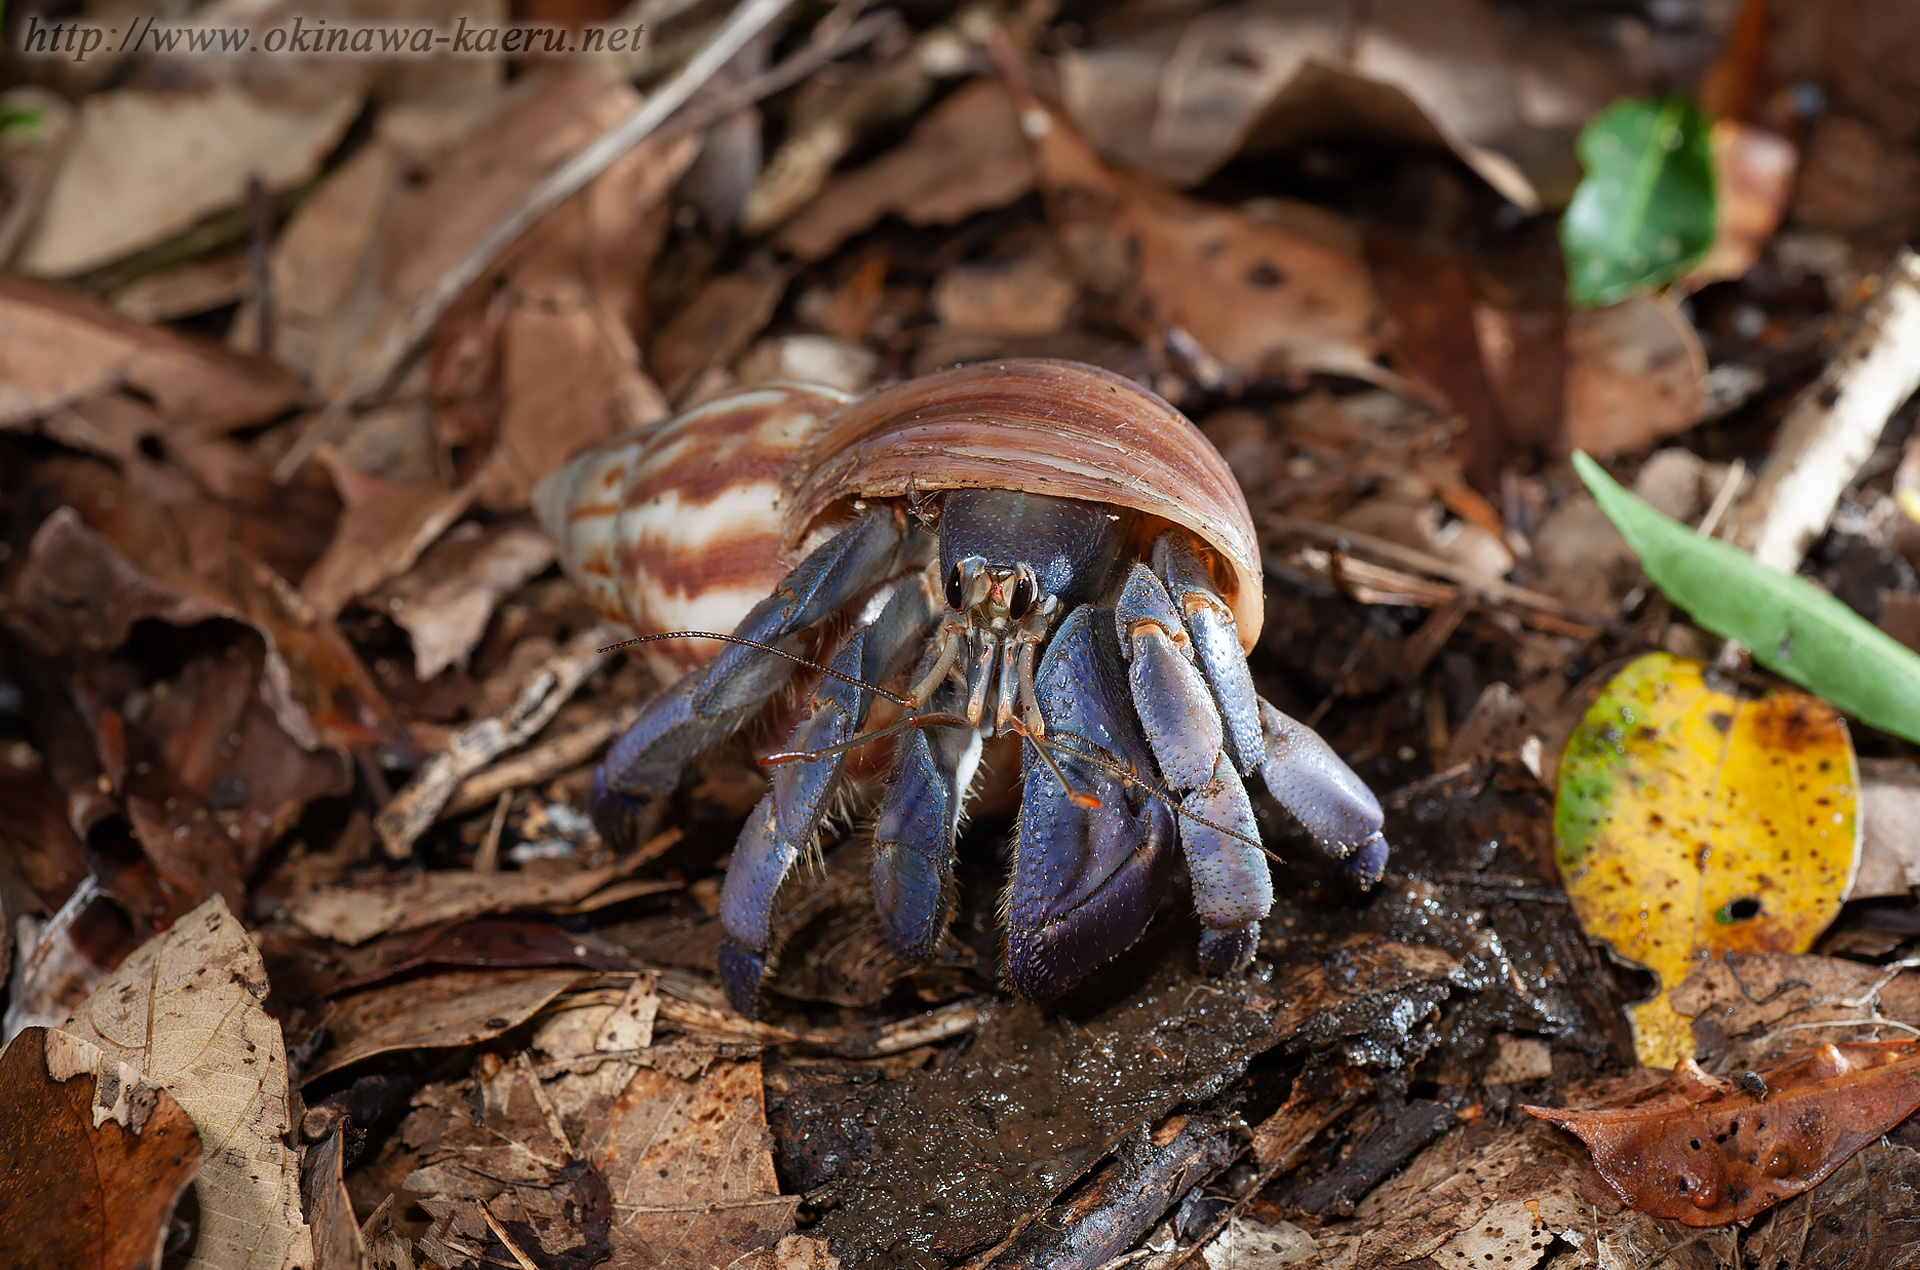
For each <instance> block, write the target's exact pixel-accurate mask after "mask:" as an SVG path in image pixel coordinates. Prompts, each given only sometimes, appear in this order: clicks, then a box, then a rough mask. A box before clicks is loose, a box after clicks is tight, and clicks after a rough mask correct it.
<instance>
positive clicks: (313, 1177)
mask: <svg viewBox="0 0 1920 1270" xmlns="http://www.w3.org/2000/svg"><path fill="white" fill-rule="evenodd" d="M343 1136H344V1135H343V1134H342V1133H341V1132H340V1131H338V1130H336V1131H334V1132H333V1133H330V1134H328V1135H327V1136H326V1137H325V1138H324V1139H322V1140H321V1141H319V1142H316V1143H314V1144H313V1145H312V1146H310V1147H308V1148H307V1158H306V1159H305V1160H304V1161H303V1162H302V1164H301V1171H300V1198H301V1199H302V1200H303V1201H304V1202H305V1204H306V1210H307V1223H308V1225H309V1226H310V1227H311V1228H312V1230H313V1266H314V1270H372V1264H371V1262H370V1261H369V1260H368V1257H367V1245H366V1241H365V1240H363V1239H362V1238H361V1237H360V1228H359V1226H358V1225H357V1224H355V1222H354V1220H353V1203H352V1201H351V1200H349V1199H348V1198H347V1187H346V1181H345V1178H344V1177H343V1176H342V1170H343V1169H344V1167H345V1163H344V1156H345V1144H344V1143H343V1142H342V1141H341V1138H342V1137H343Z"/></svg>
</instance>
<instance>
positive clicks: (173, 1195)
mask: <svg viewBox="0 0 1920 1270" xmlns="http://www.w3.org/2000/svg"><path fill="white" fill-rule="evenodd" d="M0 1107H4V1108H5V1112H4V1114H0V1262H4V1263H5V1264H7V1265H10V1266H71V1267H74V1268H75V1270H117V1268H118V1267H121V1266H156V1267H157V1266H158V1265H159V1264H160V1257H161V1254H162V1252H163V1251H164V1249H165V1247H166V1242H167V1228H168V1223H169V1222H170V1221H171V1219H172V1217H173V1211H174V1206H175V1205H176V1204H178V1203H179V1200H180V1197H181V1195H183V1194H184V1193H185V1192H186V1188H187V1185H188V1183H190V1182H191V1181H192V1180H193V1176H194V1174H196V1173H198V1172H199V1171H200V1151H201V1142H200V1134H199V1131H198V1130H196V1129H195V1128H194V1126H193V1121H192V1119H191V1118H189V1117H188V1115H187V1113H186V1112H185V1111H184V1110H182V1109H181V1107H180V1104H179V1103H178V1102H176V1101H174V1098H173V1095H171V1094H169V1093H168V1092H167V1091H166V1090H165V1089H162V1088H160V1087H159V1086H157V1085H154V1084H151V1083H149V1082H148V1081H147V1080H145V1079H143V1077H142V1076H141V1073H140V1072H139V1070H138V1069H136V1068H133V1067H129V1066H127V1065H126V1064H124V1063H120V1062H117V1061H115V1060H113V1059H110V1058H108V1057H107V1056H106V1055H104V1054H102V1053H101V1052H100V1051H99V1050H98V1049H96V1048H94V1047H93V1046H91V1045H89V1044H87V1043H86V1042H85V1041H82V1040H80V1039H78V1038H77V1037H73V1036H69V1035H67V1034H66V1033H65V1032H50V1031H48V1030H47V1029H46V1028H41V1027H30V1028H27V1029H26V1030H24V1031H22V1032H21V1033H20V1034H19V1035H18V1036H16V1037H14V1038H13V1041H12V1043H10V1044H9V1045H8V1046H7V1049H6V1052H5V1053H4V1054H0Z"/></svg>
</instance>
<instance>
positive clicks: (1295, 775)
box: [1260, 699, 1387, 887]
mask: <svg viewBox="0 0 1920 1270" xmlns="http://www.w3.org/2000/svg"><path fill="white" fill-rule="evenodd" d="M1260 726H1261V731H1262V732H1263V733H1264V734H1265V737H1266V756H1265V757H1264V758H1263V759H1261V761H1260V779H1262V780H1264V781H1265V782H1266V783H1267V789H1268V790H1269V791H1270V792H1271V793H1272V794H1273V796H1274V797H1275V798H1276V799H1278V800H1279V802H1280V805H1281V806H1282V807H1285V808H1286V809H1287V810H1288V811H1289V812H1291V813H1293V817H1294V819H1296V820H1298V821H1299V822H1300V823H1301V824H1302V825H1303V826H1305V828H1306V830H1307V832H1308V833H1310V834H1312V835H1313V836H1314V838H1315V839H1316V840H1317V841H1318V842H1319V843H1320V846H1321V848H1322V849H1323V850H1325V851H1326V853H1327V854H1328V855H1331V856H1333V857H1334V858H1335V859H1337V860H1339V861H1340V869H1341V872H1343V873H1345V874H1346V875H1347V877H1348V879H1349V880H1351V881H1352V882H1354V883H1355V884H1357V885H1359V886H1361V887H1369V886H1372V885H1373V884H1374V883H1375V882H1378V881H1379V880H1380V875H1381V873H1383V872H1384V871H1385V870H1386V867H1387V840H1386V838H1385V836H1384V835H1382V834H1381V832H1380V827H1381V824H1382V822H1383V819H1384V818H1383V817H1382V816H1381V814H1380V800H1379V799H1377V798H1375V797H1374V796H1373V791H1372V790H1370V789H1368V788H1367V786H1366V783H1365V782H1364V781H1362V780H1361V779H1360V778H1359V776H1357V775H1355V774H1354V770H1353V769H1352V768H1351V767H1348V766H1347V765H1346V764H1345V763H1344V762H1342V761H1341V759H1340V756H1339V755H1338V754H1335V753H1334V752H1333V747H1332V746H1330V745H1328V744H1327V743H1326V742H1325V741H1324V740H1322V739H1321V738H1320V734H1319V733H1318V732H1315V731H1314V730H1313V729H1312V728H1310V727H1308V726H1307V725H1306V724H1304V723H1301V722H1299V721H1298V720H1297V719H1291V718H1288V717H1287V716H1286V715H1284V714H1282V713H1280V711H1279V710H1277V709H1275V708H1274V707H1273V706H1272V705H1270V704H1268V702H1267V701H1265V700H1264V699H1261V700H1260Z"/></svg>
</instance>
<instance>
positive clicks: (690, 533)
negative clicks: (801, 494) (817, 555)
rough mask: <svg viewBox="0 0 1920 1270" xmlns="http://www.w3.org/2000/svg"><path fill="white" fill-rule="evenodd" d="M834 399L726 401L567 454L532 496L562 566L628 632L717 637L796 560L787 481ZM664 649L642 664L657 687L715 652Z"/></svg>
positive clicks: (681, 644) (841, 396)
mask: <svg viewBox="0 0 1920 1270" xmlns="http://www.w3.org/2000/svg"><path fill="white" fill-rule="evenodd" d="M850 400H852V399H851V398H850V397H848V395H847V394H846V393H843V392H840V391H839V390H838V389H834V388H822V387H817V386H788V385H780V386H774V387H768V388H755V389H749V390H748V391H745V392H738V393H732V394H729V395H728V396H725V397H721V398H719V399H717V400H715V401H710V402H708V403H706V404H705V405H702V406H696V407H695V408H693V409H692V410H689V411H687V412H686V413H684V414H680V415H676V416H674V417H673V418H671V419H668V420H666V421H664V422H662V423H655V424H647V425H645V426H644V427H639V428H634V429H632V430H631V431H628V432H624V433H622V434H621V435H619V436H617V437H614V438H612V439H610V440H608V441H605V442H603V443H602V444H600V445H597V446H595V447H594V448H593V449H591V450H588V451H586V452H584V453H582V454H580V455H578V456H577V457H575V458H574V459H573V460H572V461H571V462H570V463H568V464H567V465H566V466H565V467H563V468H561V469H560V470H559V471H557V472H554V473H553V474H552V475H550V476H548V477H546V478H545V479H544V480H542V481H541V482H540V484H539V485H538V486H537V487H535V489H534V492H533V509H534V514H535V515H536V516H538V517H539V519H540V524H541V526H542V527H543V528H545V529H546V531H547V533H548V534H549V535H550V536H551V537H552V538H553V539H554V541H555V542H556V543H557V544H558V545H559V557H560V563H561V565H562V566H563V567H564V568H565V569H566V572H567V576H568V577H570V578H572V579H573V580H574V581H575V582H576V583H578V584H579V586H580V587H581V588H582V589H583V590H584V591H585V592H586V593H587V598H588V600H589V601H590V602H591V603H592V604H593V606H594V608H595V609H596V610H598V611H599V612H600V613H601V614H602V615H603V616H606V617H610V618H612V619H614V620H615V621H619V622H625V623H626V624H627V625H628V626H629V627H631V628H632V629H633V631H634V633H635V634H638V635H650V634H655V633H658V632H660V631H687V630H699V631H730V630H732V629H733V628H734V627H735V626H738V625H739V624H740V619H741V618H743V617H745V616H746V614H747V611H748V610H749V609H751V608H752V607H753V606H754V605H755V604H758V603H759V602H760V601H761V600H763V599H765V598H766V597H767V596H768V595H769V594H770V593H771V592H772V591H773V589H774V587H775V586H777V585H778V584H779V582H780V579H781V578H782V577H784V576H786V573H787V570H788V569H790V568H791V567H792V566H793V564H794V563H795V562H796V559H795V558H787V557H786V556H785V555H784V554H783V552H782V550H781V542H782V537H783V534H784V532H785V528H786V520H787V503H788V501H789V495H790V491H791V489H792V486H791V473H792V472H793V469H794V465H795V464H796V463H797V462H799V461H800V460H801V458H802V456H803V455H804V453H805V452H806V450H807V448H808V442H809V440H810V438H811V437H812V435H813V433H814V432H815V431H816V430H817V428H818V426H819V424H820V421H821V420H822V419H824V418H825V417H826V416H827V415H830V414H832V413H833V412H834V411H836V410H838V409H840V408H841V407H842V406H845V405H846V404H847V403H848V402H849V401H850ZM719 649H720V644H719V643H718V642H717V641H714V640H708V639H702V640H663V641H661V642H660V643H657V644H647V645H644V646H643V655H644V656H645V657H646V660H647V664H648V665H649V666H650V667H651V668H652V669H653V671H654V673H655V674H656V675H658V676H659V677H660V679H661V682H663V683H670V682H672V681H673V680H675V679H678V678H679V677H680V676H681V675H683V674H685V673H686V672H687V671H689V670H691V669H693V668H694V667H695V666H698V665H700V664H701V663H703V662H705V661H706V660H707V659H708V658H710V657H712V656H713V655H714V653H716V652H717V651H719Z"/></svg>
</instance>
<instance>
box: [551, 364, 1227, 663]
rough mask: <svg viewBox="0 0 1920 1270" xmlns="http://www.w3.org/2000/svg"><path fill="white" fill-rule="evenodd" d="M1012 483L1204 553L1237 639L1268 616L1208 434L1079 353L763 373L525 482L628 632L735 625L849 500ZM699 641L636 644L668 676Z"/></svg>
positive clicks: (578, 574) (578, 571)
mask: <svg viewBox="0 0 1920 1270" xmlns="http://www.w3.org/2000/svg"><path fill="white" fill-rule="evenodd" d="M971 488H990V489H1017V490H1024V491H1027V492H1029V493H1037V494H1048V495H1053V496H1056V497H1062V498H1074V499H1080V500H1083V501H1086V502H1094V503H1104V504H1107V505H1109V506H1112V507H1116V508H1124V509H1128V510H1131V511H1134V512H1138V513H1143V514H1142V515H1141V516H1140V517H1138V518H1137V536H1138V541H1137V542H1135V543H1132V544H1130V546H1131V547H1132V548H1133V549H1134V551H1135V552H1136V553H1137V556H1138V558H1145V556H1146V554H1147V551H1148V548H1149V547H1150V545H1151V543H1152V542H1153V539H1154V538H1155V537H1156V536H1158V534H1159V533H1160V532H1161V530H1162V529H1164V528H1165V527H1166V526H1167V525H1168V524H1175V525H1180V526H1183V527H1184V528H1186V529H1188V530H1190V531H1191V532H1192V533H1194V534H1195V535H1196V536H1197V537H1199V538H1200V540H1201V541H1202V542H1203V543H1204V544H1205V545H1206V546H1207V547H1208V548H1209V549H1210V553H1209V554H1210V559H1209V562H1208V563H1209V564H1210V566H1211V568H1212V571H1213V573H1214V581H1215V583H1216V585H1217V586H1218V587H1219V589H1220V593H1221V596H1222V598H1224V599H1225V600H1226V601H1227V603H1228V604H1229V605H1231V606H1232V608H1233V613H1234V619H1235V623H1236V625H1237V626H1238V628H1239V635H1240V642H1241V644H1242V646H1243V647H1246V648H1249V649H1250V648H1252V646H1253V642H1254V640H1255V639H1256V638H1257V637H1258V635H1259V633H1260V624H1261V620H1262V614H1263V604H1262V595H1261V571H1260V553H1259V546H1258V541H1257V539H1256V537H1255V534H1254V529H1253V518H1252V516H1251V515H1250V514H1249V512H1248V510H1247V502H1246V499H1245V497H1244V496H1243V495H1242V494H1241V492H1240V487H1239V485H1237V484H1236V483H1235V482H1234V479H1233V475H1232V473H1231V472H1230V471H1229V470H1228V469H1227V465H1226V462H1225V460H1223V459H1222V458H1221V457H1220V454H1219V452H1218V451H1217V450H1215V449H1214V448H1213V445H1212V444H1211V443H1210V442H1209V441H1208V440H1207V439H1206V437H1205V436H1203V435H1202V434H1201V432H1200V430H1199V429H1198V428H1196V427H1194V425H1193V424H1192V422H1190V421H1189V420H1188V419H1187V418H1186V417H1185V416H1184V415H1182V414H1181V413H1180V412H1179V411H1177V410H1175V409H1174V408H1173V407H1172V406H1170V405H1168V404H1167V403H1166V402H1165V401H1163V400H1162V399H1161V398H1160V397H1158V396H1156V395H1155V394H1153V393H1151V392H1149V391H1147V390H1146V389H1143V388H1141V387H1140V386H1139V385H1137V384H1135V383H1133V382H1132V381H1131V380H1128V379H1125V378H1122V377H1121V376H1119V375H1115V374H1113V373H1111V372H1109V371H1104V370H1100V369H1098V368H1096V367H1093V366H1086V365H1082V364H1080V363H1077V362H1065V361H1052V360H1044V359H1022V360H1010V361H999V362H980V363H975V364H973V365H967V366H959V367H955V368H953V369H951V370H944V371H938V372H935V373H934V374H930V375H923V376H921V377H920V378H918V379H912V380H908V381H907V382H905V383H902V384H898V385H895V386H894V387H891V388H887V389H883V390H882V391H880V392H877V393H875V394H873V395H872V396H869V397H866V398H864V399H861V400H859V401H852V400H851V399H850V398H848V397H847V396H846V394H844V393H841V392H839V391H837V390H835V389H831V388H823V387H816V386H803V385H774V386H769V387H764V388H754V389H749V390H746V391H743V392H739V393H734V394H731V395H729V396H726V397H722V398H719V399H718V400H715V401H711V402H708V403H706V404H704V405H701V406H698V407H696V408H694V409H692V410H689V411H687V412H686V413H684V414H681V415H678V416H676V417H674V418H672V419H669V420H667V421H666V422H664V423H659V424H654V425H649V426H647V427H644V428H638V429H635V430H633V431H631V432H627V433H625V434H623V435H621V436H618V437H615V438H613V439H612V440H610V441H607V442H605V443H603V444H602V445H599V446H597V447H595V448H593V449H591V450H588V451H586V452H585V453H583V454H581V455H579V456H578V457H577V458H575V459H574V460H573V461H572V462H570V463H568V464H567V465H566V466H565V467H563V468H562V469H560V470H559V471H557V472H555V473H553V474H552V475H551V476H548V477H547V478H546V479H545V480H543V481H542V482H541V483H540V485H539V487H538V488H537V489H536V490H535V491H534V510H535V512H536V514H537V515H538V516H539V518H540V522H541V524H542V525H543V526H545V528H546V529H547V532H548V533H549V534H551V535H552V536H553V537H554V538H555V540H556V541H557V542H558V543H559V557H560V561H561V564H562V566H563V567H564V568H565V569H566V572H567V573H568V575H569V576H570V577H572V578H573V579H574V580H575V581H576V582H578V583H579V584H580V585H581V587H582V588H584V589H585V591H586V592H587V594H588V596H589V598H590V599H591V600H592V602H593V604H594V606H595V607H596V608H597V609H598V610H599V611H600V612H602V613H603V614H605V615H606V616H608V617H612V618H614V619H616V620H618V621H622V622H625V623H626V624H627V625H628V626H629V627H631V628H632V629H633V631H634V632H635V633H636V634H642V635H644V634H654V633H658V632H661V631H671V630H709V631H730V630H732V629H733V628H734V627H735V626H736V625H737V624H738V623H739V621H740V619H741V618H742V617H744V616H745V615H746V613H747V611H748V610H749V609H751V608H752V607H753V605H754V604H756V603H758V602H759V601H760V600H761V599H763V598H764V597H765V596H767V595H768V594H769V593H770V592H771V591H772V590H773V589H774V587H775V586H776V585H777V584H778V583H779V581H780V579H781V578H782V577H783V576H784V575H785V573H786V572H787V570H788V569H789V568H791V567H792V566H793V565H794V564H795V563H796V562H797V561H798V560H799V559H800V558H801V556H802V555H803V554H804V552H805V550H807V549H809V548H811V547H812V546H813V545H815V544H816V543H817V542H818V541H819V539H820V538H821V537H822V536H823V535H824V534H826V533H830V532H831V531H832V530H833V529H834V528H835V527H837V526H838V525H839V524H840V523H842V522H843V521H844V520H845V519H846V517H847V515H848V514H849V512H850V511H851V509H852V505H853V504H854V503H855V502H856V501H861V500H864V501H866V502H868V503H871V502H874V501H876V500H882V499H900V500H906V499H908V498H918V497H919V496H920V495H924V494H929V493H934V492H937V491H940V490H948V489H971ZM715 647H716V645H715V644H714V642H713V641H710V640H677V641H663V642H661V643H657V644H649V645H647V646H646V653H647V656H648V660H649V663H650V664H651V665H652V667H653V668H654V670H655V672H656V673H658V674H660V675H661V676H662V678H663V680H672V679H674V678H677V677H678V676H679V675H681V674H683V673H685V672H686V671H687V670H689V669H692V668H693V667H694V666H697V665H699V664H700V663H701V662H703V661H705V660H706V659H707V658H708V657H710V656H711V655H712V654H713V651H714V649H715Z"/></svg>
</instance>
